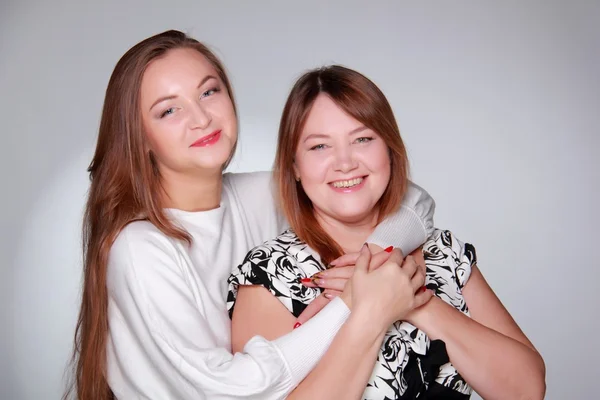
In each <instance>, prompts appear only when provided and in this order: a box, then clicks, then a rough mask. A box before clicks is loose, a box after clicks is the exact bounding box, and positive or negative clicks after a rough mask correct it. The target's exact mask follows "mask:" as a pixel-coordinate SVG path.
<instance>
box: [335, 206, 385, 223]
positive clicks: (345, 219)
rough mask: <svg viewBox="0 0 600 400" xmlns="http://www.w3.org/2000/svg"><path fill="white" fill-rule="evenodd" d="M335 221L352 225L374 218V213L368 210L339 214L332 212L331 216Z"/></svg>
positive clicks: (345, 211) (347, 211)
mask: <svg viewBox="0 0 600 400" xmlns="http://www.w3.org/2000/svg"><path fill="white" fill-rule="evenodd" d="M331 215H332V216H333V217H334V218H335V219H337V220H338V221H340V222H342V223H348V224H354V223H358V222H363V221H365V220H367V219H370V218H375V215H374V213H373V212H372V211H371V210H370V209H369V210H364V209H362V210H348V209H346V210H344V211H341V212H333V213H332V214H331Z"/></svg>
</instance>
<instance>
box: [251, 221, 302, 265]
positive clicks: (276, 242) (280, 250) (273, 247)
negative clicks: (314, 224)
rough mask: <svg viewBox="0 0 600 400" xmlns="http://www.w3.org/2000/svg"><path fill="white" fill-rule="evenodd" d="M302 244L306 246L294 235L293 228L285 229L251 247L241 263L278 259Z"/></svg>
mask: <svg viewBox="0 0 600 400" xmlns="http://www.w3.org/2000/svg"><path fill="white" fill-rule="evenodd" d="M302 246H306V245H305V244H304V242H302V241H301V240H300V238H298V236H296V234H295V233H294V231H293V230H291V229H287V230H286V231H285V232H283V233H281V234H279V235H277V236H276V237H274V238H272V239H269V240H267V241H265V242H263V243H262V244H260V245H258V246H256V247H254V248H253V249H251V250H250V251H249V252H248V253H247V254H246V257H244V261H243V263H246V262H254V263H256V262H258V261H261V260H267V259H271V258H273V257H276V258H278V259H279V258H281V257H282V256H285V255H289V254H292V253H293V252H294V250H295V249H296V248H297V247H302Z"/></svg>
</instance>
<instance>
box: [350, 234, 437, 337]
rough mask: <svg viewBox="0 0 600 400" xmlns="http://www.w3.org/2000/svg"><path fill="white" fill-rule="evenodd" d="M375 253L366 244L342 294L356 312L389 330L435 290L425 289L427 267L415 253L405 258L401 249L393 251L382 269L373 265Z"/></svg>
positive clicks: (423, 302) (426, 300) (354, 312)
mask: <svg viewBox="0 0 600 400" xmlns="http://www.w3.org/2000/svg"><path fill="white" fill-rule="evenodd" d="M372 258H376V257H372V256H371V252H370V251H369V249H368V247H367V246H366V245H365V246H363V248H362V249H361V251H360V256H359V257H358V259H357V261H356V265H355V267H354V275H353V276H352V279H350V280H349V281H348V283H347V285H346V288H345V289H344V292H343V293H342V294H341V295H340V298H341V299H342V300H344V302H346V304H347V305H348V307H349V308H350V309H351V310H352V313H353V314H355V315H357V316H363V315H364V316H365V318H367V319H368V320H369V321H373V322H374V323H378V324H379V323H380V324H381V328H382V329H387V328H388V327H389V326H390V325H391V324H392V323H394V322H395V321H398V320H401V319H403V318H404V317H405V316H406V314H408V313H409V312H410V311H412V310H414V309H415V308H418V307H420V306H422V305H423V304H425V303H427V302H428V301H429V300H430V299H431V296H432V295H433V293H432V292H431V291H429V290H426V289H425V288H424V286H423V285H424V283H425V270H424V268H421V267H419V266H418V265H417V263H416V262H415V259H414V258H413V257H412V256H408V257H406V258H405V259H404V261H403V260H402V254H401V253H400V251H398V250H395V251H392V254H391V255H390V256H389V258H388V260H387V261H385V262H384V263H383V265H381V266H380V267H378V268H372V267H370V264H371V263H372V261H375V262H377V260H372Z"/></svg>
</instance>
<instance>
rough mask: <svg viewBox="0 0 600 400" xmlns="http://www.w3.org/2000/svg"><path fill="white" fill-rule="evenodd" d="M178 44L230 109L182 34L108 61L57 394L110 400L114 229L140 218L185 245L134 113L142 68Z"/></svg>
mask: <svg viewBox="0 0 600 400" xmlns="http://www.w3.org/2000/svg"><path fill="white" fill-rule="evenodd" d="M180 48H186V49H192V50H196V51H198V52H199V53H200V54H202V55H203V56H204V57H206V59H207V60H208V61H209V62H210V63H211V64H212V66H213V67H214V68H215V70H216V72H217V74H218V76H219V78H220V79H221V80H222V82H223V84H224V85H225V87H226V89H227V92H228V93H229V96H230V97H231V101H232V102H233V104H234V109H235V102H234V99H233V92H232V90H231V85H230V82H229V79H228V78H227V75H226V73H225V69H224V67H223V65H222V63H221V61H220V60H219V59H218V58H217V57H216V56H215V55H214V54H213V53H212V52H211V51H210V50H209V49H208V48H207V47H206V46H205V45H203V44H202V43H200V42H198V41H196V40H194V39H192V38H190V37H188V36H186V35H185V34H184V33H182V32H179V31H174V30H171V31H167V32H163V33H160V34H158V35H155V36H152V37H150V38H148V39H146V40H144V41H142V42H140V43H138V44H137V45H135V46H134V47H132V48H131V49H130V50H129V51H127V53H125V55H123V57H122V58H121V59H120V60H119V62H118V63H117V65H116V66H115V69H114V71H113V73H112V75H111V77H110V80H109V82H108V87H107V89H106V96H105V100H104V107H103V110H102V117H101V121H100V129H99V133H98V142H97V144H96V152H95V154H94V158H93V159H92V162H91V164H90V166H89V168H88V171H89V174H90V180H91V187H90V190H89V194H88V199H87V204H86V209H85V215H84V220H83V257H84V278H83V293H82V299H81V309H80V312H79V318H78V320H77V328H76V331H75V344H74V354H73V369H74V376H73V379H72V382H71V384H70V385H69V386H70V387H69V389H68V390H67V392H66V393H65V395H64V398H65V399H66V398H69V397H71V396H72V395H75V396H76V398H78V399H86V400H87V399H93V400H106V399H113V398H114V395H113V393H112V391H111V390H110V388H109V386H108V383H107V380H106V339H107V334H108V293H107V288H106V269H107V266H106V264H107V258H108V253H109V250H110V248H111V246H112V244H113V242H114V240H115V238H116V237H117V235H118V234H119V232H120V231H121V229H123V228H124V227H125V225H127V224H128V223H129V222H131V221H133V220H135V219H139V218H140V216H143V218H144V219H147V220H148V221H150V222H152V223H153V224H154V225H155V226H156V227H157V228H158V229H160V230H161V231H162V232H163V233H164V234H165V235H168V236H170V237H173V238H177V239H181V240H185V241H187V242H191V238H190V236H189V234H188V233H187V232H185V231H182V230H181V229H178V228H176V227H175V226H174V225H173V224H172V223H171V222H170V221H169V220H168V218H167V217H166V216H165V214H164V212H163V211H162V209H163V205H162V204H161V190H162V189H161V184H160V173H159V171H158V168H157V166H156V162H155V161H154V156H153V154H152V152H151V151H150V149H149V147H148V145H147V142H146V139H145V133H144V128H143V124H142V117H141V113H140V86H141V82H142V77H143V75H144V72H145V70H146V68H147V66H148V65H149V64H150V62H152V61H153V60H156V59H157V58H160V57H163V56H165V55H166V54H167V52H168V51H170V50H173V49H180ZM234 151H235V148H234V150H232V154H233V152H234Z"/></svg>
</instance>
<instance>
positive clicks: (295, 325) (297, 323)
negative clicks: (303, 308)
mask: <svg viewBox="0 0 600 400" xmlns="http://www.w3.org/2000/svg"><path fill="white" fill-rule="evenodd" d="M300 325H302V324H301V323H300V322H296V323H295V324H294V329H296V328H297V327H299V326H300Z"/></svg>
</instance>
